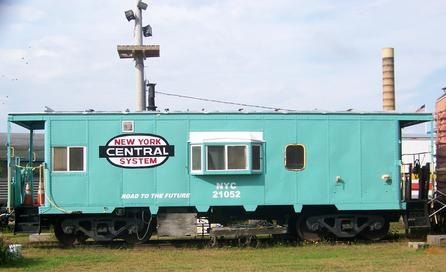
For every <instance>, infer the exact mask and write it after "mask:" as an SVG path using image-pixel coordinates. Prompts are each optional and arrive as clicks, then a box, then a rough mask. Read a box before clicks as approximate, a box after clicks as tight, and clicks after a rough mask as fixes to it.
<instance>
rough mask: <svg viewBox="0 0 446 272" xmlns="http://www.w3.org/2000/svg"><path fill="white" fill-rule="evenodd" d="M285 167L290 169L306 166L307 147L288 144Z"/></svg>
mask: <svg viewBox="0 0 446 272" xmlns="http://www.w3.org/2000/svg"><path fill="white" fill-rule="evenodd" d="M285 167H286V169H288V170H302V169H304V168H305V147H304V146H303V145H299V144H293V145H287V146H286V150H285Z"/></svg>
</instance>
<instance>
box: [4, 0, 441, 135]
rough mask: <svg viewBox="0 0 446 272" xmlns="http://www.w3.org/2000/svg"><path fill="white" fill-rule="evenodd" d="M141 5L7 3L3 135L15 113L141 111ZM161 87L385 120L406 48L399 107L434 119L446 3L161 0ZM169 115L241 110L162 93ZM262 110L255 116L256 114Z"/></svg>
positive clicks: (150, 14) (48, 0) (124, 0)
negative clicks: (121, 48)
mask: <svg viewBox="0 0 446 272" xmlns="http://www.w3.org/2000/svg"><path fill="white" fill-rule="evenodd" d="M134 3H135V1H134V0H95V1H87V0H79V1H56V0H40V1H31V0H28V1H8V0H0V132H1V131H5V130H6V122H5V121H6V118H7V113H8V112H36V111H38V112H40V111H43V109H44V106H49V107H51V108H53V109H55V110H60V111H77V110H85V109H90V108H93V109H95V110H110V111H122V110H125V109H127V108H129V109H131V110H134V108H135V71H134V63H133V61H131V60H128V59H127V60H120V59H119V57H118V54H117V51H116V45H118V44H132V43H133V22H130V23H129V22H127V20H126V19H125V17H124V11H125V10H127V9H131V8H132V7H133V6H134ZM148 3H149V8H148V10H147V11H145V12H144V13H143V16H144V18H143V22H144V24H148V23H150V24H151V26H152V28H153V35H154V36H153V37H152V38H146V39H145V43H146V44H159V45H160V46H161V57H160V58H157V59H150V60H149V61H146V76H147V77H148V78H149V79H150V80H151V81H152V82H156V83H157V90H158V91H162V92H168V93H176V94H181V95H189V96H196V97H202V98H210V99H217V100H225V101H233V102H240V103H247V104H255V105H264V106H271V107H278V108H286V109H295V110H314V109H319V110H333V111H337V110H346V109H349V108H353V109H355V110H359V111H377V110H381V108H382V106H381V104H382V102H381V101H382V96H381V91H382V87H381V86H382V76H381V75H382V70H381V49H382V48H384V47H394V48H395V58H396V59H395V61H396V67H395V69H396V90H397V94H396V96H397V110H399V111H414V110H415V109H417V108H418V107H419V106H420V105H422V104H426V108H427V110H428V111H432V110H433V107H434V103H435V100H436V98H438V97H439V96H440V95H441V94H442V93H443V92H442V90H441V88H442V87H446V58H445V56H446V35H445V30H444V27H445V25H446V22H445V21H446V19H445V18H446V17H445V14H446V2H445V1H442V0H438V1H435V0H426V1H403V0H368V1H354V0H343V1H341V0H340V1H329V0H325V1H324V0H315V1H303V0H302V1H300V0H274V1H273V0H244V1H242V0H192V1H191V0H187V1H186V0H163V1H161V0H154V1H150V2H148ZM157 106H159V108H160V109H162V110H164V109H165V108H169V109H170V110H171V111H172V110H187V109H189V110H201V109H202V108H205V109H206V110H209V111H213V110H220V111H222V110H237V109H238V108H239V106H230V105H224V104H215V103H205V102H201V101H195V100H188V99H179V98H174V97H169V96H164V95H158V96H157ZM253 110H255V109H253Z"/></svg>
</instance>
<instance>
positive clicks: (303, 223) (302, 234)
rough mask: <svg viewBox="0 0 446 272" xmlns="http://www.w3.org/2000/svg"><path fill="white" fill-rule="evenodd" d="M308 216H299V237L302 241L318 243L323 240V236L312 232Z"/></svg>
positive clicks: (297, 225) (297, 226) (297, 227)
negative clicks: (308, 223)
mask: <svg viewBox="0 0 446 272" xmlns="http://www.w3.org/2000/svg"><path fill="white" fill-rule="evenodd" d="M307 219H308V217H306V216H299V217H298V218H297V222H296V230H297V236H298V237H299V238H300V240H305V241H310V242H317V241H320V240H321V236H320V234H319V233H318V232H317V231H312V230H310V229H309V228H308V225H307Z"/></svg>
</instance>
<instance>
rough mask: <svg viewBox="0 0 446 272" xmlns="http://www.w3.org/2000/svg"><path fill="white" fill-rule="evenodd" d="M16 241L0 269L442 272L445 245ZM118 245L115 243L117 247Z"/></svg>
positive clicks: (17, 238)
mask: <svg viewBox="0 0 446 272" xmlns="http://www.w3.org/2000/svg"><path fill="white" fill-rule="evenodd" d="M4 239H5V241H6V242H9V243H17V242H18V243H22V244H23V256H24V258H23V259H21V260H20V261H18V262H16V263H14V264H13V265H9V266H6V267H5V266H4V267H0V270H2V271H64V272H65V271H120V272H122V271H444V267H446V258H445V256H446V248H439V247H431V248H428V249H424V250H413V249H409V248H408V246H407V242H408V241H407V240H392V241H390V242H380V243H371V244H369V243H364V242H353V243H351V242H345V243H344V242H341V243H339V242H338V243H333V244H329V243H319V244H305V245H297V246H296V245H272V246H269V247H263V248H257V249H253V248H238V247H231V246H225V247H222V248H212V249H210V248H200V247H198V246H196V244H193V243H192V245H190V246H187V245H186V246H184V244H183V246H168V247H165V246H163V245H162V244H157V245H155V246H150V247H134V248H129V247H123V246H122V244H121V245H120V244H114V245H113V246H110V245H92V244H90V245H88V246H78V247H74V248H71V249H61V248H59V247H57V246H55V244H54V243H47V244H30V243H28V242H27V236H12V235H10V234H6V235H4ZM117 247H118V248H117Z"/></svg>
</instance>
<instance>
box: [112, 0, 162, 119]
mask: <svg viewBox="0 0 446 272" xmlns="http://www.w3.org/2000/svg"><path fill="white" fill-rule="evenodd" d="M145 9H147V4H146V3H144V2H142V1H141V0H136V6H135V8H134V10H127V11H126V12H125V16H126V18H127V20H128V21H129V22H130V21H131V20H135V33H134V35H135V45H118V54H119V57H120V58H121V59H128V58H133V59H134V60H135V68H136V77H135V79H136V107H135V111H144V110H146V100H147V99H146V90H145V86H146V84H145V80H144V60H145V59H146V58H153V57H159V56H160V46H159V45H144V44H143V35H144V37H151V36H152V27H151V26H150V25H147V26H145V27H143V26H142V10H145ZM150 108H151V109H153V108H155V109H156V107H155V106H154V105H152V107H150Z"/></svg>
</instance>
